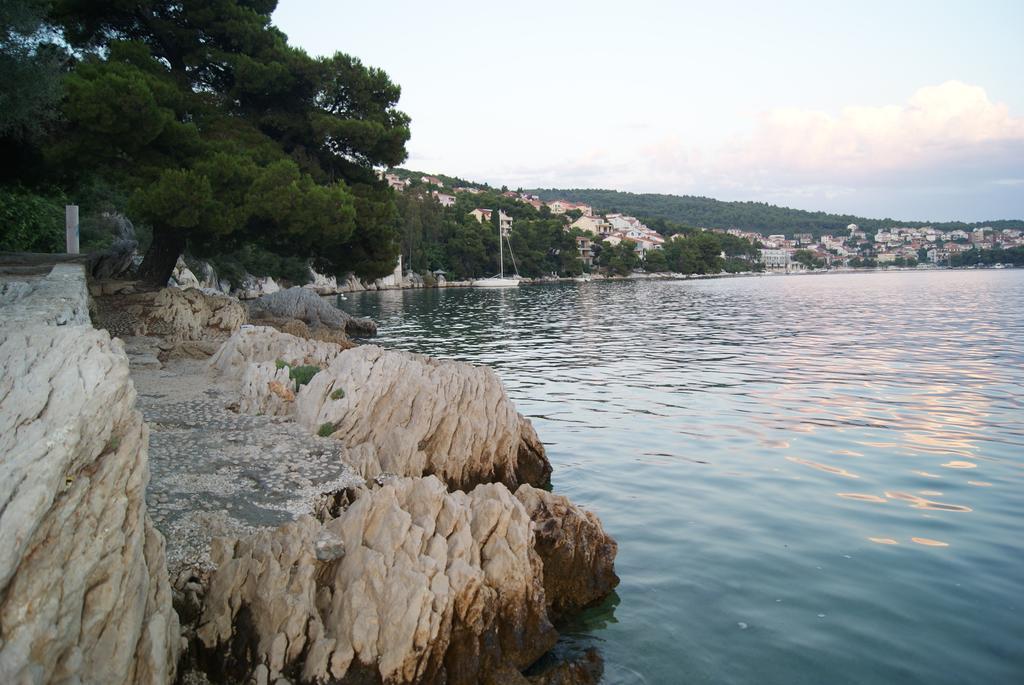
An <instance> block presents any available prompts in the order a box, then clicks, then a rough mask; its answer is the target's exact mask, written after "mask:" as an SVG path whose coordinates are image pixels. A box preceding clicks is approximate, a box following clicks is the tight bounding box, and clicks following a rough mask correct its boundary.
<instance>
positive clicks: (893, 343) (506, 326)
mask: <svg viewBox="0 0 1024 685" xmlns="http://www.w3.org/2000/svg"><path fill="white" fill-rule="evenodd" d="M344 304H345V306H346V308H348V309H350V310H352V311H353V312H354V313H357V314H360V315H367V316H372V317H374V318H376V319H377V320H378V321H379V323H380V325H381V337H380V339H379V341H378V342H380V343H381V344H385V345H389V346H395V347H401V348H406V349H412V350H416V351H419V352H425V353H429V354H433V355H437V356H442V357H450V358H455V359H461V360H465V361H470V362H476V363H486V364H490V365H493V366H494V367H495V368H496V370H497V371H498V373H499V374H500V375H501V377H502V379H503V380H504V381H505V384H506V386H507V387H508V388H509V392H510V394H511V395H512V397H513V399H514V400H515V401H516V402H517V404H518V405H519V408H520V410H521V411H522V412H523V413H524V414H526V415H528V416H530V417H531V418H532V419H533V421H534V424H535V426H536V428H537V430H538V433H539V434H540V436H541V438H542V439H543V440H544V441H545V443H546V444H547V447H548V452H549V455H550V456H551V459H552V461H553V463H554V465H555V475H554V481H555V482H554V485H555V488H556V489H557V490H559V491H562V492H565V493H566V494H568V495H569V496H570V497H572V498H573V499H574V500H576V501H577V502H580V503H582V504H584V505H586V506H588V507H589V508H591V509H593V510H594V511H596V512H597V513H598V514H599V515H600V516H601V518H602V520H603V521H604V523H605V526H606V527H607V528H608V530H609V532H611V533H612V534H613V535H614V536H615V537H616V538H617V539H618V541H619V550H620V551H619V560H618V572H619V575H620V576H621V577H622V585H621V586H620V587H619V590H618V596H617V597H616V598H615V600H614V602H610V603H608V604H607V605H604V606H602V607H597V608H595V609H594V610H592V611H591V612H588V613H587V614H585V615H584V616H583V617H581V618H580V619H579V620H578V621H577V622H576V623H574V624H573V625H572V626H569V627H567V628H564V629H563V632H565V633H566V635H567V636H569V637H567V640H571V641H572V643H573V644H587V645H591V646H595V645H596V646H597V647H598V648H599V649H600V651H601V653H602V654H603V656H604V658H605V660H606V671H605V673H606V677H605V682H608V683H620V682H636V683H749V682H759V683H787V684H788V683H809V684H810V683H814V684H817V683H822V682H829V683H865V682H880V683H881V682H884V683H925V682H927V683H964V682H979V683H997V682H999V683H1002V682H1024V643H1022V641H1021V640H1020V636H1021V635H1024V606H1022V603H1024V497H1021V494H1020V493H1021V492H1022V484H1024V483H1022V480H1024V459H1022V454H1024V349H1022V348H1024V343H1022V340H1024V314H1022V312H1024V271H1020V270H1016V271H1003V272H942V273H894V274H857V275H843V276H823V277H813V276H807V277H770V278H759V279H733V280H720V281H701V282H664V283H632V282H626V283H587V284H574V285H567V286H554V287H528V288H527V287H524V288H519V289H515V290H510V291H500V290H495V291H489V290H457V289H451V290H429V291H390V292H382V293H365V294H360V295H354V296H350V299H349V300H348V301H347V302H345V303H344ZM839 489H843V490H844V491H843V492H837V490H839ZM846 489H849V490H851V491H849V492H847V491H845V490H846ZM741 625H742V626H744V628H740V627H738V626H741Z"/></svg>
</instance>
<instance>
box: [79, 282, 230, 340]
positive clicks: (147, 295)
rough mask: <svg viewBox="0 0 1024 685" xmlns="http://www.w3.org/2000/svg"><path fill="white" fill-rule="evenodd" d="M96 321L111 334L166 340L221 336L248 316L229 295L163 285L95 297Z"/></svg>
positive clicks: (226, 335) (211, 338) (224, 336)
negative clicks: (148, 289)
mask: <svg viewBox="0 0 1024 685" xmlns="http://www.w3.org/2000/svg"><path fill="white" fill-rule="evenodd" d="M96 307H97V324H98V325H99V326H101V327H103V328H105V329H107V330H108V331H110V332H111V334H113V335H117V336H119V337H127V336H159V337H160V338H162V339H163V340H164V341H166V342H170V343H174V342H181V341H185V340H224V339H225V338H227V337H228V336H229V335H231V334H232V333H233V332H234V331H237V330H238V329H239V327H240V326H241V325H242V324H244V323H245V322H246V321H247V319H248V313H247V311H246V309H245V306H244V305H242V304H241V303H240V302H239V301H238V300H236V299H234V298H232V297H226V296H223V295H213V294H208V293H205V292H203V291H201V290H196V289H195V288H190V289H187V290H180V289H178V288H163V289H161V290H158V291H155V292H134V293H130V294H126V295H118V296H113V297H105V298H102V299H99V300H97V302H96Z"/></svg>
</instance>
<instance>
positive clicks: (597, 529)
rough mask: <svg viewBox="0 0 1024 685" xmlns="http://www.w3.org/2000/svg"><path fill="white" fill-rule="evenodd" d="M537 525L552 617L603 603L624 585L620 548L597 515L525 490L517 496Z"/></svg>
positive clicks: (552, 496) (531, 489)
mask: <svg viewBox="0 0 1024 685" xmlns="http://www.w3.org/2000/svg"><path fill="white" fill-rule="evenodd" d="M516 499H518V500H519V501H520V502H522V504H523V506H524V507H525V508H526V511H527V513H529V515H530V518H531V519H532V520H533V522H534V524H535V528H534V529H535V531H536V536H537V553H538V554H540V558H541V559H542V560H543V561H544V592H545V595H546V597H547V601H548V607H549V614H550V616H551V617H552V618H553V619H556V620H557V619H560V618H563V617H564V616H566V615H567V614H570V613H572V612H575V611H578V610H580V609H582V608H584V607H586V606H589V605H591V604H594V603H595V602H598V601H600V600H601V599H603V598H604V597H606V596H607V595H608V593H610V592H611V591H612V590H613V589H615V587H616V586H617V585H618V584H619V577H618V576H617V575H615V555H616V553H617V552H618V545H617V544H616V543H615V540H613V539H612V538H611V537H610V536H609V535H608V534H607V533H605V532H604V528H603V527H602V526H601V521H600V519H598V518H597V516H596V515H594V514H593V513H592V512H589V511H585V510H583V509H582V508H581V507H579V506H577V505H575V504H573V503H572V502H571V501H570V500H569V498H567V497H563V496H562V495H556V494H554V493H552V492H548V491H546V490H540V489H538V488H534V487H531V486H529V485H522V486H520V487H519V489H518V490H516Z"/></svg>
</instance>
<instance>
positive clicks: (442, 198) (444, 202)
mask: <svg viewBox="0 0 1024 685" xmlns="http://www.w3.org/2000/svg"><path fill="white" fill-rule="evenodd" d="M431 195H433V196H434V197H435V198H436V199H437V201H438V202H439V203H440V204H441V206H442V207H451V206H452V205H454V204H455V196H454V195H447V194H445V193H439V192H437V191H436V190H435V191H434V192H433V193H431Z"/></svg>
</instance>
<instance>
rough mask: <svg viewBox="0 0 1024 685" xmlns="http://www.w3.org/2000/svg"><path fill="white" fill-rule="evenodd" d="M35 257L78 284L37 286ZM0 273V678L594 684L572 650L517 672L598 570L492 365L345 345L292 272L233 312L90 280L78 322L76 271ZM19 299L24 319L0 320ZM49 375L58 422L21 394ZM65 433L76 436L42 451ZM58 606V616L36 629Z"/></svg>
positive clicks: (590, 542)
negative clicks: (1, 540)
mask: <svg viewBox="0 0 1024 685" xmlns="http://www.w3.org/2000/svg"><path fill="white" fill-rule="evenodd" d="M58 269H60V270H62V271H61V272H60V274H57V275H60V276H61V278H64V279H65V280H64V281H63V282H61V283H59V284H57V285H58V287H59V288H60V289H61V290H62V291H65V292H79V294H80V296H81V297H80V298H79V300H75V298H74V297H71V298H63V299H61V298H55V297H54V293H53V288H54V287H55V286H54V282H53V278H54V277H55V274H56V272H57V271H58ZM76 269H77V274H76V273H74V271H75V270H76ZM68 273H70V274H71V275H70V276H69V275H68ZM19 278H20V276H19ZM9 281H10V282H7V283H4V284H2V285H0V307H3V310H2V311H3V312H4V314H5V316H4V326H3V327H2V329H0V331H2V338H0V354H2V355H3V356H2V357H0V358H3V359H4V364H5V368H7V369H11V370H14V369H17V370H18V372H19V373H18V374H17V375H14V374H12V373H9V372H5V376H4V384H5V387H4V388H3V393H2V394H0V428H3V429H4V431H3V432H4V439H5V440H6V441H7V444H5V445H4V446H3V452H4V461H3V468H4V470H5V471H6V473H5V476H6V477H5V478H4V479H3V481H2V482H3V483H4V484H5V485H4V488H5V489H4V490H3V491H2V495H3V499H2V501H0V504H2V505H3V509H2V510H0V512H2V513H0V524H2V531H3V533H4V535H5V537H6V536H7V535H15V537H14V538H13V540H14V541H15V542H18V544H14V545H11V546H10V549H9V550H8V551H5V552H4V554H5V558H4V560H3V561H4V564H3V565H2V566H0V571H4V573H3V574H0V584H2V587H0V590H2V594H0V597H2V604H0V612H2V613H0V616H3V617H4V620H3V622H2V623H0V679H2V680H4V681H5V682H20V681H22V680H24V679H25V678H28V679H29V680H30V681H32V682H51V681H56V680H61V679H64V678H66V677H69V676H71V675H72V674H73V675H74V676H76V677H77V678H79V679H80V680H81V682H152V683H169V682H174V681H175V680H176V679H177V680H179V681H182V682H196V683H199V682H238V683H260V684H261V683H277V684H281V683H467V684H468V683H477V682H490V683H535V684H538V685H539V684H542V683H549V684H553V683H556V682H557V683H592V682H597V680H598V679H599V678H600V670H601V668H600V659H599V657H598V656H597V655H596V654H593V653H591V654H587V655H585V656H583V657H581V658H580V659H579V660H576V661H569V662H562V663H559V664H557V665H556V666H554V667H553V668H549V669H547V670H546V671H545V672H543V673H540V674H532V673H531V675H530V676H525V675H523V672H524V671H525V670H526V669H527V668H528V667H530V666H531V665H532V664H534V663H535V662H537V661H538V660H539V659H540V658H541V657H542V656H544V655H545V653H547V652H548V650H549V649H550V648H551V647H552V646H553V645H554V643H555V640H556V639H557V631H556V629H555V627H554V623H553V622H554V621H558V620H561V619H563V618H565V617H568V616H571V615H572V614H573V613H574V612H576V611H578V610H580V609H581V608H583V607H585V606H588V605H590V604H593V603H595V602H598V601H600V600H601V599H602V598H603V597H605V596H606V595H608V593H610V592H611V590H612V589H613V588H614V587H615V585H616V584H617V583H618V578H617V576H615V573H614V558H615V553H616V544H615V542H614V540H612V539H611V538H610V537H609V536H608V535H607V534H606V533H605V532H604V530H603V528H602V526H601V524H600V521H599V520H598V519H597V517H595V516H594V515H593V514H592V513H590V512H586V511H584V510H582V509H581V508H579V507H577V506H576V505H574V504H572V502H570V501H569V500H568V499H566V498H564V497H562V496H559V495H557V494H554V493H551V492H549V491H547V490H546V489H544V488H545V487H546V486H547V484H548V482H549V477H550V473H551V467H550V464H549V462H548V461H547V457H546V455H545V453H544V447H543V445H542V443H541V442H540V440H539V438H538V437H537V435H536V433H535V432H534V430H533V427H532V426H531V425H530V422H529V421H528V420H527V419H526V418H524V417H523V416H522V415H520V414H519V413H518V412H517V411H516V409H515V407H514V405H513V404H512V402H511V400H510V399H509V398H508V396H507V394H506V392H505V390H504V388H503V387H502V385H501V383H500V381H499V380H498V378H497V376H496V375H495V374H494V373H493V371H492V370H490V369H489V368H486V367H479V366H473V365H470V364H464V363H458V362H450V361H439V360H435V359H431V358H429V357H424V356H422V355H416V354H411V353H406V352H399V351H393V350H386V349H383V348H380V347H376V346H372V345H361V346H355V345H354V344H353V343H351V342H350V341H349V340H348V335H349V334H358V335H361V336H362V335H366V334H368V333H369V332H371V331H372V329H371V325H372V322H367V321H363V320H355V319H351V317H348V316H347V315H345V314H344V313H342V312H340V311H339V310H337V309H335V308H333V307H330V305H329V304H327V303H326V302H324V300H323V299H321V298H320V297H319V296H318V295H316V294H315V293H313V292H311V291H310V289H302V288H293V289H290V290H288V291H282V292H280V293H278V294H276V295H273V296H268V297H266V298H263V299H261V300H257V301H256V302H255V303H253V304H251V305H249V306H248V307H246V306H245V305H244V304H240V303H239V302H238V301H237V300H235V299H232V298H227V297H223V296H215V295H210V294H204V293H202V292H200V291H199V290H177V289H166V290H161V291H157V292H155V293H153V292H148V293H147V292H132V291H131V289H130V288H111V287H110V286H107V285H104V284H93V286H92V289H93V292H101V293H102V292H111V293H112V294H110V295H105V296H99V297H96V298H95V299H94V300H93V301H92V303H91V305H92V321H95V322H96V324H97V326H99V327H100V328H101V329H105V330H97V329H94V328H93V326H92V323H91V321H90V320H89V317H88V316H85V315H83V313H82V306H81V303H82V302H84V301H85V300H86V298H85V296H84V293H85V288H86V284H85V279H84V274H83V271H82V268H81V267H80V266H76V265H64V266H61V267H58V268H57V269H55V270H54V273H51V274H49V275H46V276H43V277H40V278H36V279H34V281H33V280H32V279H26V280H24V281H18V282H19V283H24V284H23V285H14V284H13V283H14V281H13V280H11V279H9ZM105 288H106V289H107V290H105ZM67 302H72V303H73V304H72V306H71V312H72V314H71V316H70V318H69V315H68V313H67V311H68V305H67ZM48 303H54V304H55V305H59V306H55V308H54V311H55V312H58V310H59V313H56V314H55V316H53V317H51V318H50V320H49V321H47V320H46V317H40V316H39V312H40V311H41V310H40V307H43V309H46V307H47V306H51V305H49V304H48ZM75 303H77V304H75ZM10 312H20V314H19V316H20V317H21V318H20V319H19V318H18V316H15V317H9V316H7V314H8V313H10ZM30 317H31V318H32V319H34V320H35V321H34V323H33V325H32V327H30V330H26V329H25V328H24V327H23V326H12V325H8V324H9V323H14V322H16V321H19V320H20V321H22V322H24V320H25V319H27V318H30ZM61 320H63V321H64V323H63V324H61V323H60V321H61ZM250 321H251V323H250ZM107 331H109V335H108V332H107ZM110 335H117V336H118V337H117V338H111V337H110ZM44 339H48V340H50V339H52V340H53V341H54V342H51V343H50V344H48V345H46V344H43V343H42V340H44ZM122 339H123V341H124V342H123V343H122ZM76 346H77V347H76ZM81 347H84V348H85V349H84V350H83V352H81V353H78V354H77V355H76V354H75V353H74V349H77V348H81ZM92 357H97V360H93V359H92ZM99 359H102V360H105V361H102V363H101V362H100V361H98V360H99ZM97 364H100V366H99V367H97ZM48 369H49V370H50V371H49V372H47V370H48ZM93 369H96V371H94V370H93ZM101 369H102V371H101ZM129 369H130V373H129ZM41 372H45V373H43V374H42V375H40V374H41ZM30 378H35V379H38V380H43V381H45V384H44V385H41V386H40V385H39V384H38V383H33V382H28V381H27V379H30ZM46 379H49V380H46ZM76 379H77V380H76ZM89 379H92V384H91V385H90V383H89V382H83V381H88V380H89ZM69 383H70V384H71V387H73V388H75V392H76V393H77V394H76V395H74V397H77V398H78V399H77V400H76V401H74V402H71V403H70V404H68V403H64V404H61V405H60V407H61V409H62V413H61V414H60V415H54V414H53V413H52V409H53V407H52V406H51V405H53V400H52V399H51V400H50V401H49V402H46V403H45V406H43V407H41V408H40V406H39V402H38V400H36V399H35V398H36V396H37V395H39V394H42V395H43V396H44V397H45V396H46V395H47V393H46V388H49V389H50V390H49V393H48V395H49V396H50V397H51V398H53V397H63V396H66V395H68V393H69V392H71V391H70V389H69V388H68V387H65V386H67V385H68V384H69ZM108 387H109V389H108V390H104V388H108ZM136 392H137V393H138V396H136ZM97 393H99V394H97ZM104 393H105V394H104ZM111 393H113V394H114V396H116V397H117V398H118V399H117V401H116V402H115V403H111V401H110V400H107V399H104V398H105V397H107V396H109V395H110V394H111ZM97 400H98V401H99V403H97ZM69 422H70V423H69ZM69 425H73V426H74V427H75V431H73V434H74V438H75V439H74V440H70V439H64V442H60V443H59V444H57V443H55V442H54V439H53V436H54V435H67V434H68V433H67V427H68V426H69ZM104 469H106V471H103V470H104ZM42 471H45V473H47V474H50V475H49V476H47V477H46V478H42V477H41V476H40V475H39V473H41V472H42ZM100 471H103V472H107V471H109V472H110V473H112V474H117V478H114V477H113V476H111V477H108V478H106V479H105V480H99V481H97V480H95V476H94V474H95V473H98V472H100ZM150 474H152V475H151V479H150ZM147 481H149V482H148V483H147ZM30 482H32V483H33V487H31V488H30V487H29V485H28V483H30ZM122 482H125V483H130V484H134V485H131V487H128V488H126V487H125V486H124V485H121V484H120V483H122ZM79 490H81V493H79V495H78V497H77V498H69V493H71V492H72V491H74V492H76V493H77V492H78V491H79ZM83 498H84V499H83ZM89 498H91V499H89ZM86 500H89V501H92V500H95V501H96V502H100V501H105V502H107V505H106V508H105V509H103V514H104V516H106V518H105V519H104V520H106V521H107V523H106V524H105V530H108V531H114V533H111V534H114V535H116V536H117V538H116V539H117V541H119V542H120V545H121V546H120V547H118V548H117V549H120V550H121V552H120V553H119V554H113V555H111V554H107V555H101V556H99V557H98V558H97V557H96V554H95V553H93V552H92V551H91V550H90V549H89V545H87V544H86V542H87V540H89V536H90V535H92V536H94V535H95V533H94V532H93V531H95V530H96V528H95V521H94V519H95V518H96V516H99V515H98V514H95V513H92V510H91V509H86V510H83V509H82V507H83V506H85V505H84V504H83V502H85V501H86ZM111 502H113V503H117V504H116V506H113V505H111V504H110V503H111ZM26 503H28V504H26ZM94 506H99V505H98V504H97V505H94ZM112 506H113V509H114V510H115V511H114V512H113V513H114V514H118V512H122V511H125V512H131V518H128V519H126V518H123V516H124V514H118V515H119V516H121V518H116V517H114V518H111V516H110V515H108V513H109V512H107V510H110V509H111V507H112ZM69 522H71V523H72V524H74V523H75V522H79V523H78V524H77V525H69ZM154 524H155V525H154ZM77 536H82V537H81V539H80V540H79V541H78V542H75V540H77V539H78V537H77ZM165 539H166V551H165V547H164V544H165V543H164V540H165ZM83 545H85V547H83ZM129 549H133V550H138V551H137V552H135V553H134V556H125V555H126V554H127V550H129ZM80 557H81V558H82V559H83V560H84V563H83V562H81V561H80ZM130 559H136V560H137V561H134V562H132V561H129V560H130ZM69 564H71V565H74V566H75V567H76V569H78V572H77V573H76V574H73V575H75V576H81V577H82V578H81V581H80V582H79V583H78V584H77V585H72V586H69V587H67V588H66V589H65V590H64V591H62V592H61V593H60V594H59V597H60V599H59V601H58V602H57V605H56V608H55V609H54V611H56V614H55V615H54V617H53V618H47V617H49V616H50V615H51V614H52V612H51V614H47V613H42V612H40V611H39V608H40V607H41V606H44V604H41V603H45V605H49V604H52V603H53V600H52V597H51V594H52V592H53V590H52V585H50V584H46V583H41V582H40V581H37V580H34V579H36V578H52V579H53V581H52V582H58V578H60V577H61V576H62V575H63V574H66V572H67V570H68V569H69V568H70V567H69ZM133 564H134V565H133ZM140 564H141V566H140ZM132 569H135V570H132ZM129 572H130V573H129ZM29 573H31V574H32V575H31V576H29V575H28V574H29ZM126 574H128V575H127V576H126ZM129 576H130V579H131V581H132V583H131V584H130V585H126V584H125V583H127V582H128V580H129ZM115 577H116V578H120V579H121V581H120V586H117V585H114V586H110V589H104V590H102V591H101V590H100V588H106V587H108V585H109V583H110V582H112V581H110V580H109V579H110V578H115ZM104 578H105V579H108V580H106V581H104V580H103V579H104ZM72 580H73V579H72ZM62 582H63V583H64V584H65V585H66V584H67V580H64V581H62ZM104 583H106V585H105V584H104ZM76 587H77V588H78V593H77V594H76V592H75V591H74V590H75V588H76ZM117 587H120V590H117V591H116V592H115V591H114V590H115V588H117ZM69 590H70V591H69ZM98 593H99V594H98ZM48 598H49V599H48ZM100 598H105V601H103V602H100V601H97V600H99V599H100ZM118 602H120V604H118ZM58 615H68V616H76V617H77V619H76V620H78V621H79V623H77V624H76V625H73V626H72V625H69V626H68V630H67V631H64V630H59V631H57V633H54V632H53V631H52V630H51V629H50V628H49V627H48V626H49V625H57V626H62V625H64V624H62V623H61V622H60V620H58V619H57V618H56V616H58ZM8 616H17V617H19V620H14V621H11V620H8V619H7V617H8ZM44 619H45V620H49V621H51V623H49V624H44V623H40V621H41V620H44ZM72 628H73V629H72ZM103 648H105V649H106V650H107V651H106V652H104V651H103ZM87 650H93V651H87ZM94 652H95V653H96V654H101V655H106V656H107V657H110V658H104V659H99V658H97V657H95V656H93V653H94ZM87 654H88V656H86V655H87ZM111 654H113V655H115V656H117V657H118V658H113V657H111V656H110V655H111ZM30 673H31V674H34V675H32V676H31V677H30V676H29V674H30Z"/></svg>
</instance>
